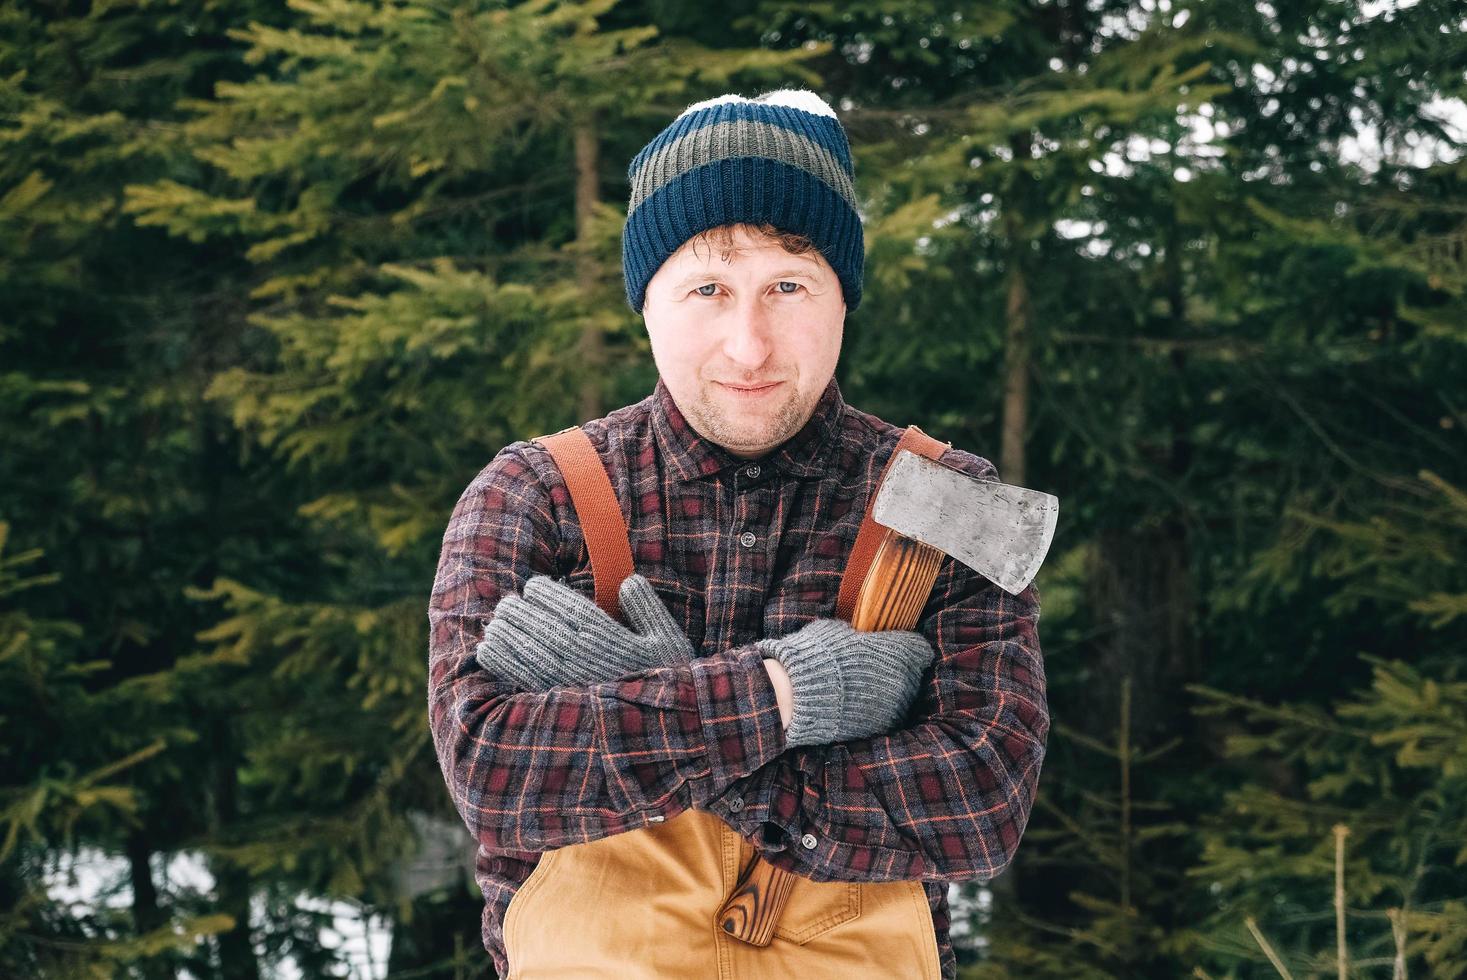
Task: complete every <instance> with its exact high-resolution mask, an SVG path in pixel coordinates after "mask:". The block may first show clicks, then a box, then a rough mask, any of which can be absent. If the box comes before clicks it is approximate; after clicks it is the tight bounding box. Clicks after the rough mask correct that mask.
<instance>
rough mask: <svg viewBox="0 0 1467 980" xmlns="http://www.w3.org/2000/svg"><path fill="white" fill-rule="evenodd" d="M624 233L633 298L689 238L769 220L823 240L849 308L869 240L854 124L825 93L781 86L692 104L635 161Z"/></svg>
mask: <svg viewBox="0 0 1467 980" xmlns="http://www.w3.org/2000/svg"><path fill="white" fill-rule="evenodd" d="M627 177H628V178H629V179H630V181H631V186H632V194H631V200H630V201H629V202H628V204H627V222H626V227H625V228H624V229H623V231H622V237H621V258H622V274H623V275H624V276H625V278H626V289H627V302H628V303H629V304H630V305H631V308H632V309H633V310H635V311H636V312H638V313H641V312H642V304H643V301H644V300H645V298H646V294H647V283H648V282H649V281H650V280H651V278H652V277H653V275H655V274H656V272H657V270H658V269H659V268H661V266H662V263H664V262H666V261H667V259H668V257H669V256H670V255H672V253H674V252H676V251H677V250H678V249H679V248H681V247H682V245H683V243H684V242H686V241H687V240H688V239H690V238H692V237H693V236H695V235H697V234H699V233H700V232H703V231H707V230H708V229H710V228H716V227H718V226H720V225H726V224H735V223H740V222H747V223H749V224H755V225H757V224H762V223H764V222H766V221H767V222H768V223H770V224H771V225H773V226H774V227H776V228H778V229H780V230H782V231H791V232H797V233H799V234H803V235H805V236H806V237H808V238H809V239H810V240H811V241H812V242H814V244H815V247H816V248H817V249H819V250H820V254H821V255H823V256H825V260H826V261H827V262H829V263H830V266H831V268H832V269H834V270H835V274H836V276H837V277H838V278H839V279H840V285H841V291H842V292H843V293H844V297H845V302H846V310H847V311H848V312H849V311H851V310H854V309H855V308H856V307H857V306H859V305H860V303H861V278H862V270H863V266H864V263H865V256H866V243H865V238H864V236H863V234H862V230H861V217H860V215H859V214H858V213H857V211H856V192H855V186H854V171H853V169H852V166H851V149H850V145H849V144H848V143H847V142H846V133H845V130H844V129H842V128H841V124H840V121H839V120H838V119H836V117H835V111H834V110H833V109H831V107H830V106H829V104H827V103H826V102H825V100H824V99H822V98H820V96H818V95H816V94H815V93H814V92H808V91H805V90H803V89H781V90H779V91H777V92H768V93H766V94H764V95H761V96H759V97H757V98H754V99H746V98H744V97H743V96H741V95H720V96H718V97H717V98H713V99H707V100H705V101H703V102H698V103H695V104H693V105H690V106H688V107H687V108H686V109H684V110H683V111H682V113H681V114H679V115H678V117H677V118H676V119H674V120H673V121H672V124H671V125H669V126H668V127H667V128H666V129H664V130H663V131H662V132H660V133H658V134H657V136H656V137H655V138H653V140H652V142H650V143H648V144H647V145H646V146H645V147H643V148H642V150H641V152H639V153H638V154H637V155H636V156H635V157H634V158H633V159H632V163H631V166H630V167H629V168H628V169H627Z"/></svg>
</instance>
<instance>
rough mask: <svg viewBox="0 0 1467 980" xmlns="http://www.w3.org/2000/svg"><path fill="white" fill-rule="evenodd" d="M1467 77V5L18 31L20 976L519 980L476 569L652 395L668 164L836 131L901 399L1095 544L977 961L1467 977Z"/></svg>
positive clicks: (737, 1) (1052, 4)
mask: <svg viewBox="0 0 1467 980" xmlns="http://www.w3.org/2000/svg"><path fill="white" fill-rule="evenodd" d="M1464 69H1467V13H1464V10H1463V8H1462V6H1461V5H1460V3H1458V2H1455V0H1421V2H1418V3H1414V4H1408V3H1404V2H1402V3H1388V2H1381V0H1368V2H1366V0H1282V2H1281V0H1273V2H1245V0H1170V2H1169V0H1141V2H1130V0H1049V2H1043V0H983V2H971V3H961V2H958V3H942V4H938V3H930V2H924V0H902V2H892V0H856V2H851V3H839V4H832V3H804V4H798V3H786V2H748V0H732V2H727V3H724V4H721V5H718V6H716V7H715V6H712V5H705V4H698V3H691V2H683V3H678V2H670V0H660V2H659V0H623V2H620V3H618V2H615V0H591V2H555V0H531V2H525V3H513V4H506V3H496V2H489V0H466V2H462V3H451V2H447V0H381V2H371V3H367V2H359V0H289V2H288V3H284V4H282V3H279V2H268V0H227V2H221V0H171V2H162V0H158V2H149V0H92V2H86V0H49V2H40V0H12V2H9V3H6V4H4V5H3V6H0V975H3V976H6V977H68V978H69V977H84V976H86V977H124V976H126V977H141V978H149V980H151V978H162V977H173V976H180V977H197V978H204V977H210V978H213V977H219V978H251V980H253V978H257V977H272V976H281V977H286V976H297V975H305V976H312V977H315V976H347V975H353V976H361V977H368V976H370V977H374V978H375V977H380V976H384V975H388V974H390V975H392V976H394V977H445V978H447V977H453V978H470V977H489V976H492V968H491V966H490V964H489V960H488V957H487V955H486V954H485V953H484V951H483V949H482V946H481V944H480V939H479V928H480V920H479V917H480V910H481V906H482V902H481V898H480V896H479V894H478V892H477V889H476V886H475V885H474V883H473V881H472V878H471V877H469V873H468V872H469V869H470V868H471V860H472V848H473V844H472V841H470V840H469V839H468V836H467V833H466V831H464V829H463V827H462V825H461V823H459V822H458V820H457V818H456V815H455V814H454V812H453V809H452V807H451V805H450V802H449V798H448V795H447V792H446V789H445V787H444V786H443V783H442V776H441V774H440V772H439V769H438V765H437V762H436V760H435V758H434V756H433V751H432V745H431V742H430V739H429V734H428V727H427V714H426V708H425V679H426V672H425V665H426V636H427V622H426V604H427V596H428V590H429V586H430V584H431V580H432V576H433V571H434V567H435V563H436V560H437V556H438V550H439V546H440V543H441V537H442V533H443V529H444V526H445V524H446V522H447V519H448V516H449V513H450V511H451V509H452V506H453V504H454V502H455V500H456V499H457V497H458V495H459V493H460V492H461V490H462V489H463V487H464V486H465V485H466V484H467V483H468V481H469V480H470V478H472V476H473V475H474V474H475V473H476V472H478V470H479V469H480V468H481V467H483V466H484V465H485V464H486V463H487V462H488V461H489V460H490V459H491V458H492V457H493V455H494V454H495V452H496V451H497V450H498V449H499V448H500V447H501V446H503V445H505V444H507V443H509V442H511V441H513V440H516V439H520V438H525V437H529V436H533V435H536V434H539V433H544V432H550V431H554V430H556V429H559V428H561V427H563V426H565V425H568V424H572V423H574V422H577V421H580V420H582V419H585V418H588V417H593V416H595V415H598V414H601V413H603V412H604V411H606V410H608V409H610V408H613V407H616V406H619V405H623V404H626V403H629V402H631V401H635V400H637V399H639V398H641V397H643V396H644V395H645V394H646V393H647V392H648V391H650V389H651V385H652V382H653V381H654V378H655V375H654V371H653V367H652V363H651V358H650V355H649V353H648V347H647V341H646V337H645V333H644V331H643V329H642V325H641V322H640V318H638V317H637V316H635V315H634V314H632V313H631V311H630V310H629V309H628V308H627V306H626V302H625V298H624V296H623V292H622V279H621V271H620V263H619V259H620V252H619V242H620V232H621V225H622V222H623V219H624V215H625V201H626V198H627V192H628V187H627V182H626V166H627V163H628V162H629V161H630V159H631V157H632V155H633V154H634V153H635V152H636V150H637V149H639V148H640V147H641V146H642V145H643V144H645V143H646V141H647V140H648V139H650V138H651V137H652V136H653V135H654V134H655V133H656V132H658V131H659V130H660V129H661V128H662V127H663V126H665V125H666V124H667V122H668V121H670V120H671V119H672V118H673V116H675V115H676V114H677V113H678V112H679V111H680V110H681V109H682V108H683V107H685V106H686V105H688V104H689V103H691V102H693V101H696V100H699V99H702V98H706V97H709V96H711V95H716V94H720V93H723V92H728V91H737V92H742V93H745V94H748V95H753V94H757V93H758V92H762V91H766V90H768V89H772V88H777V87H789V86H803V87H809V88H812V89H814V90H816V91H817V92H819V93H821V94H822V95H824V96H825V97H826V98H827V99H828V100H829V101H830V102H831V103H832V104H833V105H835V106H836V107H837V108H838V111H839V113H840V115H841V118H842V122H843V123H844V124H845V126H846V128H847V131H848V133H849V134H850V138H851V142H852V144H853V149H854V155H855V161H856V185H857V189H858V192H859V194H860V197H861V202H862V209H863V213H864V217H865V222H866V235H867V249H868V256H867V280H866V282H867V285H866V298H865V301H864V303H863V304H862V307H861V309H860V310H859V311H858V312H857V313H855V314H853V315H852V316H851V317H850V318H849V320H848V322H847V326H846V343H845V350H844V353H843V357H842V360H841V364H840V368H839V372H838V375H837V376H838V379H839V381H840V383H841V385H842V390H843V392H844V393H845V395H846V398H847V399H848V400H849V401H850V402H852V403H853V404H855V405H857V406H858V407H861V408H863V409H865V410H867V411H871V412H874V413H876V414H878V415H880V416H882V417H884V418H886V419H888V420H890V421H892V422H895V423H897V424H908V423H917V424H919V425H921V426H922V427H923V428H924V429H925V430H926V431H928V432H930V433H932V434H934V435H936V436H938V437H940V438H942V439H944V440H949V441H952V442H953V443H954V444H956V445H958V446H961V447H963V448H966V449H969V450H971V451H973V452H976V453H979V454H980V455H984V456H987V457H989V458H991V459H993V460H994V462H995V463H996V464H998V466H999V472H1000V475H1001V477H1002V478H1003V479H1004V480H1006V481H1007V482H1010V483H1015V484H1020V485H1024V486H1029V487H1035V488H1038V489H1042V490H1045V491H1048V492H1051V493H1054V494H1056V495H1057V496H1058V497H1059V498H1060V500H1061V501H1062V505H1061V514H1060V525H1059V530H1058V533H1057V534H1056V536H1055V538H1054V544H1053V548H1052V550H1051V552H1050V556H1049V559H1048V561H1047V563H1046V565H1045V566H1044V568H1043V570H1042V572H1041V573H1040V576H1039V579H1038V582H1039V587H1040V590H1041V593H1042V595H1043V597H1044V611H1043V625H1042V629H1041V638H1042V642H1043V649H1044V654H1045V660H1046V668H1047V673H1048V677H1049V683H1050V690H1049V695H1050V707H1051V712H1052V715H1053V719H1054V726H1053V730H1052V732H1051V735H1050V740H1049V745H1048V755H1047V758H1046V760H1045V764H1044V771H1043V775H1042V780H1041V795H1040V799H1039V801H1038V803H1037V804H1036V807H1035V810H1034V812H1033V815H1032V819H1031V821H1030V824H1029V827H1028V830H1027V833H1026V835H1025V842H1024V845H1023V847H1022V848H1021V849H1020V851H1019V854H1018V857H1017V859H1016V861H1015V862H1014V864H1013V865H1012V867H1011V868H1010V869H1009V870H1008V871H1006V872H1005V873H1004V874H1003V875H1001V876H1000V877H999V878H998V879H995V880H993V881H992V882H986V883H985V882H962V883H955V884H954V885H953V886H952V889H953V895H954V899H955V903H956V904H955V908H957V909H958V910H959V911H960V915H959V920H958V922H957V924H956V925H955V940H956V942H957V945H958V949H959V953H960V959H961V963H962V970H963V975H964V977H966V978H997V977H1065V978H1107V977H1179V976H1196V977H1216V978H1220V977H1271V976H1286V975H1291V976H1295V977H1306V976H1323V975H1325V974H1328V975H1330V976H1340V977H1344V976H1351V977H1406V976H1416V977H1427V976H1430V977H1445V978H1450V977H1460V976H1464V975H1467V868H1464V865H1467V678H1464V677H1463V672H1462V660H1463V657H1462V654H1463V653H1464V652H1467V568H1464V562H1463V556H1464V555H1467V439H1464V434H1467V383H1464V381H1467V316H1464V313H1467V300H1464V289H1467V162H1464V158H1463V153H1462V143H1463V138H1464V129H1463V126H1464V123H1463V121H1462V117H1463V103H1462V101H1461V100H1462V97H1463V96H1464V94H1467V78H1464ZM83 881H87V882H91V884H90V886H88V887H81V886H80V885H79V882H83ZM343 910H345V916H346V918H347V919H350V918H352V917H355V918H356V919H357V920H359V921H360V922H362V923H370V924H372V931H371V935H372V937H374V938H373V939H372V941H371V942H369V943H367V944H366V946H365V947H364V946H362V945H361V944H357V945H353V944H350V943H344V942H343V941H342V935H341V933H342V922H343V914H344V911H343ZM364 949H365V950H366V951H365V952H364Z"/></svg>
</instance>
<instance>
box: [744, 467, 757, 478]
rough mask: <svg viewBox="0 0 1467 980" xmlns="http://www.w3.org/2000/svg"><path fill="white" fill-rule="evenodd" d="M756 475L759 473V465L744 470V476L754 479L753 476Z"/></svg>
mask: <svg viewBox="0 0 1467 980" xmlns="http://www.w3.org/2000/svg"><path fill="white" fill-rule="evenodd" d="M758 475H759V467H757V466H751V467H749V468H748V469H746V470H744V476H747V477H748V478H749V479H751V480H752V479H754V478H755V477H757V476H758Z"/></svg>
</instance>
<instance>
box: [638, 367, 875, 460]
mask: <svg viewBox="0 0 1467 980" xmlns="http://www.w3.org/2000/svg"><path fill="white" fill-rule="evenodd" d="M845 407H846V403H845V399H843V398H842V397H841V393H840V386H839V385H838V384H836V381H835V379H834V378H831V379H830V383H829V384H827V385H826V386H825V391H824V392H822V393H821V395H820V400H819V401H818V402H816V403H815V411H814V412H813V413H811V415H810V418H809V420H808V421H806V422H805V425H804V426H803V427H802V428H801V429H800V431H799V432H796V433H795V434H794V435H793V436H791V437H790V438H789V439H787V440H785V441H784V442H783V443H782V444H780V445H779V446H778V447H776V448H775V449H773V450H771V451H770V452H768V453H766V454H765V455H763V456H761V457H760V458H759V459H757V460H753V459H741V458H740V457H738V456H735V455H733V454H732V453H730V452H729V451H728V450H727V449H724V448H723V447H722V446H720V445H717V444H716V443H713V442H710V441H709V440H707V439H705V438H703V437H702V436H700V435H699V434H698V433H697V432H696V431H695V430H694V429H693V427H692V426H691V425H689V424H688V420H687V418H686V417H685V416H684V415H683V413H682V412H681V410H679V409H678V407H677V403H676V402H674V401H673V400H672V393H671V392H670V391H668V390H667V385H666V384H664V383H663V381H662V379H661V378H658V379H657V387H656V388H655V389H653V392H652V431H653V433H654V434H655V436H656V438H657V447H658V450H659V451H660V453H661V454H662V457H663V459H664V460H666V461H667V464H668V466H670V467H671V469H672V471H673V472H674V474H676V476H677V478H678V480H679V481H686V480H696V479H699V478H700V477H705V476H712V475H713V474H715V473H721V472H723V471H725V470H729V469H734V468H736V467H739V466H743V465H745V464H749V463H755V462H757V463H760V464H770V463H772V464H773V465H774V466H775V467H776V468H777V469H779V470H780V471H781V472H784V473H788V474H790V475H792V476H816V475H818V474H820V473H823V472H824V471H825V468H826V463H827V459H828V455H827V453H826V448H827V446H828V444H829V443H830V440H831V437H832V436H833V435H834V434H835V431H836V429H837V428H839V426H840V420H841V416H842V415H844V414H845Z"/></svg>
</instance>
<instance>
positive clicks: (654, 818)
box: [647, 813, 667, 823]
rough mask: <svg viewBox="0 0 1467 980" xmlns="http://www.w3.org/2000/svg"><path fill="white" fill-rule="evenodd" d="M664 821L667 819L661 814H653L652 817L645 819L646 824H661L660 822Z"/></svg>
mask: <svg viewBox="0 0 1467 980" xmlns="http://www.w3.org/2000/svg"><path fill="white" fill-rule="evenodd" d="M666 819H667V818H666V817H664V816H663V815H662V814H660V813H654V814H653V815H652V816H650V817H648V818H647V822H648V823H661V822H662V821H664V820H666Z"/></svg>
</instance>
